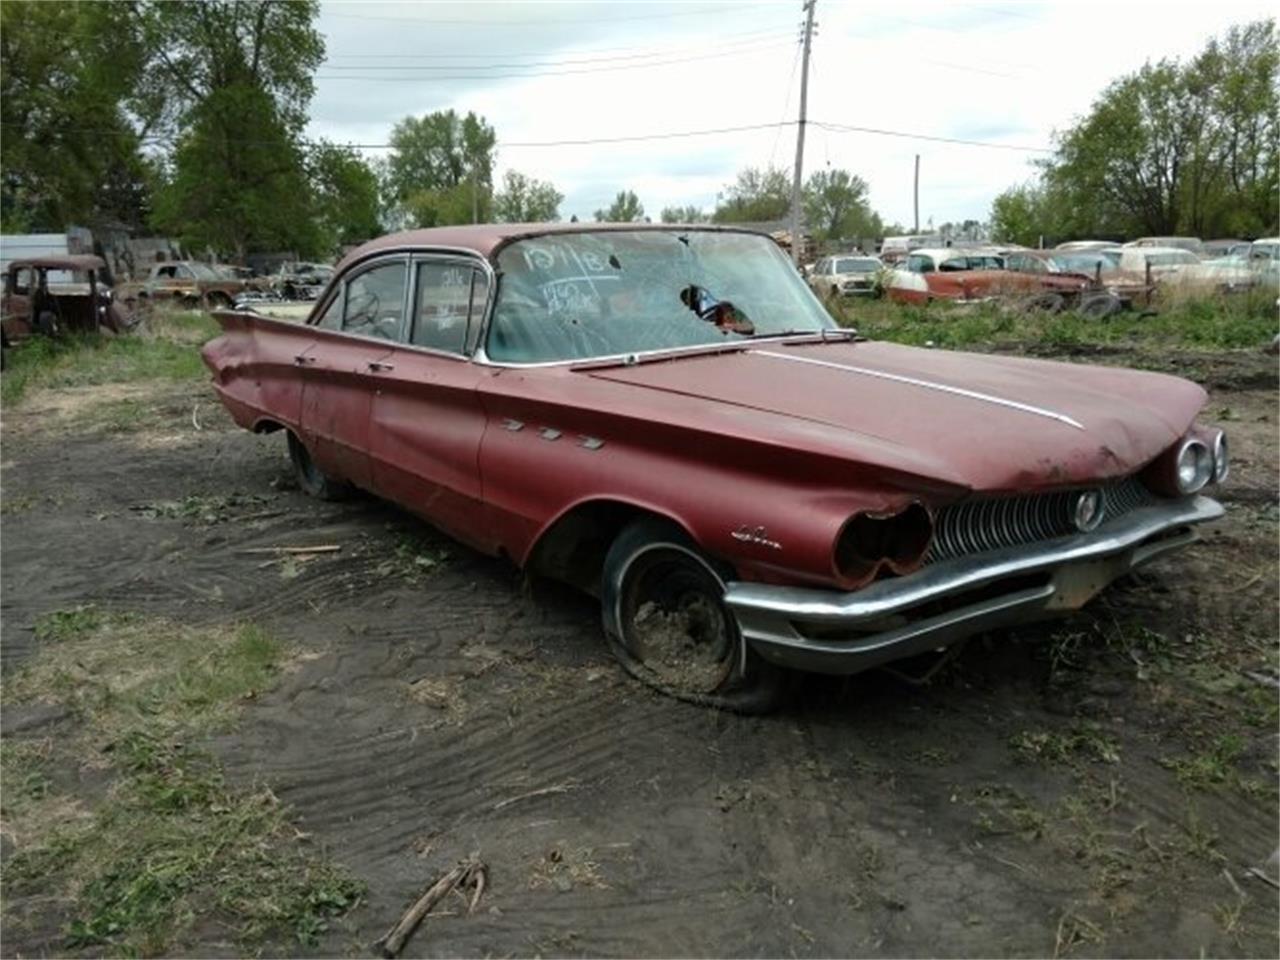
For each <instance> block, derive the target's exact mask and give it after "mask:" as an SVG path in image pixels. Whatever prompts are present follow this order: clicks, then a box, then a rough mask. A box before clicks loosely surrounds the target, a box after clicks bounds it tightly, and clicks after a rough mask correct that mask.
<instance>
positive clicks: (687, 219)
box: [660, 204, 709, 223]
mask: <svg viewBox="0 0 1280 960" xmlns="http://www.w3.org/2000/svg"><path fill="white" fill-rule="evenodd" d="M660 219H661V220H662V222H663V223H706V222H707V221H708V219H709V218H708V217H707V215H706V213H705V212H703V209H702V208H701V207H698V206H694V205H693V204H690V205H688V206H684V207H663V208H662V215H661V218H660Z"/></svg>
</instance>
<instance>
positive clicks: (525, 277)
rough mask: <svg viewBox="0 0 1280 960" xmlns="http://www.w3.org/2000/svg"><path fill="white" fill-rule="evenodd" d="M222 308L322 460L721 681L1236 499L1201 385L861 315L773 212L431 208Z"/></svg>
mask: <svg viewBox="0 0 1280 960" xmlns="http://www.w3.org/2000/svg"><path fill="white" fill-rule="evenodd" d="M216 316H217V317H218V319H219V321H220V323H221V325H222V327H223V334H222V336H220V337H218V338H217V339H215V340H213V341H211V342H210V343H209V344H208V345H207V346H206V347H205V349H204V359H205V362H206V363H207V365H208V367H209V368H210V370H211V371H212V372H213V378H214V384H215V387H216V389H217V392H218V394H219V395H220V396H221V399H222V401H223V402H224V403H225V405H226V406H227V408H228V409H229V410H230V412H231V414H232V415H233V416H234V418H235V420H236V422H237V423H239V424H240V425H241V426H243V427H246V428H249V429H252V430H255V431H275V430H279V431H281V432H282V433H283V434H284V436H285V437H286V439H287V445H288V450H289V453H290V456H291V458H292V460H293V464H294V467H295V469H296V472H297V475H298V478H299V482H300V484H301V485H302V487H303V488H304V489H305V490H306V491H308V492H310V493H313V494H315V495H318V496H321V497H337V496H341V495H342V494H343V493H344V492H346V491H348V490H349V489H350V488H351V487H352V486H356V487H360V488H363V489H365V490H368V491H371V492H372V493H374V494H376V495H378V496H380V497H385V498H386V499H388V500H391V501H394V502H396V503H398V504H400V505H402V506H403V507H405V508H406V509H408V510H411V511H413V512H414V513H417V514H419V515H421V516H422V517H424V518H426V519H427V520H429V521H430V522H431V523H433V524H435V525H436V526H438V527H440V528H442V529H443V530H445V531H447V532H449V533H450V534H452V535H454V536H455V537H457V538H458V539H460V540H463V541H465V542H466V543H468V544H471V545H472V546H474V547H475V548H476V549H478V550H481V551H483V552H485V553H488V554H493V555H501V556H506V557H509V558H511V559H512V560H513V561H515V562H516V563H517V564H519V565H521V566H522V567H525V568H527V569H530V570H534V571H538V572H541V573H544V574H547V575H551V576H554V577H558V578H562V579H564V580H567V581H569V582H571V583H574V584H577V585H579V586H581V587H583V588H585V589H587V590H589V591H591V592H593V593H595V594H596V595H598V596H599V597H600V599H601V601H602V607H603V616H604V632H605V635H606V636H607V638H608V640H609V643H610V647H611V649H612V651H613V652H614V654H615V655H616V656H617V658H618V659H619V661H620V662H621V663H622V664H623V666H624V667H625V668H626V669H627V670H628V671H629V672H631V673H632V674H633V675H635V676H637V677H639V678H641V679H643V680H645V681H647V682H648V683H650V684H652V685H653V686H655V687H657V688H659V689H661V690H663V691H665V692H667V693H670V694H673V695H676V696H679V697H681V698H684V699H688V700H692V701H695V702H699V703H705V704H710V705H714V706H719V707H726V708H732V709H740V710H752V709H764V708H766V707H768V706H770V705H772V704H773V703H775V702H776V700H777V698H778V697H779V696H780V695H781V692H782V691H783V689H784V688H785V686H786V683H785V680H786V677H787V676H788V674H787V671H786V670H785V669H783V668H787V667H794V668H801V669H805V670H813V671H821V672H827V673H837V674H849V673H855V672H858V671H861V670H865V669H867V668H869V667H874V666H877V665H880V664H884V663H886V662H889V661H893V660H896V659H899V658H903V657H908V656H913V655H916V654H923V653H927V652H931V651H935V650H939V649H942V648H945V647H947V646H948V645H949V644H952V643H954V642H955V641H958V640H960V639H963V638H965V637H967V636H969V635H972V634H974V633H977V632H980V631H985V630H989V629H991V628H995V627H1000V626H1003V625H1007V624H1011V623H1015V622H1023V621H1028V620H1034V619H1038V618H1043V617H1046V616H1050V615H1053V614H1055V613H1060V612H1062V611H1067V610H1072V609H1075V608H1078V607H1079V606H1081V605H1082V604H1083V603H1084V602H1085V601H1086V600H1088V599H1089V598H1090V597H1091V596H1093V595H1094V594H1095V593H1097V592H1098V591H1099V590H1101V589H1102V588H1103V587H1104V586H1106V584H1108V583H1109V582H1110V581H1112V580H1114V579H1115V578H1117V577H1119V576H1121V575H1122V574H1124V573H1125V572H1127V571H1128V570H1130V569H1132V568H1134V567H1136V566H1138V565H1139V564H1143V563H1146V562H1147V561H1149V560H1152V559H1154V558H1155V557H1157V556H1160V555H1162V554H1164V553H1166V552H1167V551H1169V550H1172V549H1175V548H1177V547H1181V546H1183V545H1185V544H1187V543H1189V542H1190V541H1192V540H1193V539H1194V534H1193V532H1192V530H1191V527H1192V526H1193V525H1194V524H1197V523H1200V522H1202V521H1206V520H1211V519H1213V518H1215V517H1218V516H1220V515H1221V513H1222V508H1221V507H1220V506H1219V505H1218V504H1217V503H1216V502H1214V501H1213V500H1211V499H1208V498H1207V497H1205V496H1203V495H1202V494H1201V491H1202V490H1203V489H1204V488H1205V487H1206V486H1207V485H1209V484H1212V483H1214V482H1216V481H1220V480H1222V479H1223V477H1224V476H1225V475H1226V472H1227V446H1226V440H1225V437H1224V436H1223V434H1222V433H1221V431H1218V430H1215V429H1211V428H1208V427H1205V426H1200V425H1197V424H1196V422H1195V418H1196V414H1197V413H1198V412H1199V410H1200V409H1201V407H1202V406H1203V404H1204V402H1205V393H1204V391H1203V390H1201V389H1200V387H1198V386H1196V385H1194V384H1192V383H1189V382H1187V381H1184V380H1180V379H1177V378H1174V377H1169V376H1164V375H1160V374H1154V373H1138V372H1133V371H1128V370H1119V369H1104V368H1091V367H1086V366H1080V365H1076V364H1057V363H1049V362H1044V361H1037V360H1023V359H1010V358H1004V357H994V356H981V355H973V354H963V353H952V352H946V351H938V350H920V349H912V348H907V347H901V346H894V345H890V344H881V343H871V342H867V341H865V340H861V339H859V338H858V337H857V336H855V335H854V334H853V333H852V332H850V331H845V330H840V329H837V328H835V327H834V326H833V324H832V321H831V319H830V317H829V316H828V315H827V313H826V312H825V311H824V310H823V308H822V306H821V305H820V304H819V302H818V300H817V299H816V298H815V297H814V295H813V293H812V292H811V291H810V290H809V289H808V288H807V287H806V285H805V283H804V281H803V280H802V279H801V278H800V276H799V275H798V274H797V273H796V272H795V270H793V269H792V268H791V266H790V264H789V263H788V261H787V260H786V258H785V256H784V255H783V254H782V253H780V252H779V250H778V248H777V245H776V244H774V243H773V242H772V241H770V240H769V239H768V238H767V237H764V236H761V235H759V234H754V233H749V232H744V231H736V230H730V229H717V228H713V227H707V228H671V227H658V226H653V227H646V226H637V225H631V224H628V225H625V226H624V225H618V226H616V227H605V226H599V225H577V224H562V225H549V226H527V225H526V226H521V225H510V224H509V225H501V226H474V227H453V228H440V229H433V230H422V231H415V232H410V233H402V234H397V235H393V236H388V237H384V238H382V239H379V240H376V241H373V242H371V243H368V244H366V245H364V246H363V247H360V248H359V249H357V250H355V251H354V252H353V253H352V254H350V255H349V256H348V257H347V258H346V260H345V261H344V262H343V263H342V264H340V265H339V267H338V272H337V275H336V277H335V279H334V282H333V283H331V284H330V286H329V288H328V289H327V290H326V292H325V295H324V297H323V298H322V299H321V300H320V301H319V302H318V303H317V304H316V307H315V309H314V311H313V313H312V315H311V317H310V318H309V320H308V322H307V323H306V324H305V325H304V324H294V323H286V322H281V321H277V320H272V319H269V318H266V317H261V316H255V315H252V314H245V313H235V312H223V313H219V314H217V315H216Z"/></svg>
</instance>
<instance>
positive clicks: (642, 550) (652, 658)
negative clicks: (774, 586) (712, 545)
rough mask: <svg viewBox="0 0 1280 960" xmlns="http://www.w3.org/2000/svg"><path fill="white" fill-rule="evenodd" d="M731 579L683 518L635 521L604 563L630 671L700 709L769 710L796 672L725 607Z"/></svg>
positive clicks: (612, 621) (615, 646)
mask: <svg viewBox="0 0 1280 960" xmlns="http://www.w3.org/2000/svg"><path fill="white" fill-rule="evenodd" d="M731 576H732V571H730V570H729V569H728V568H727V567H725V566H724V565H723V564H720V563H718V562H716V561H715V560H712V559H711V558H709V557H707V556H706V555H705V554H704V553H703V552H702V551H701V550H699V549H698V547H697V545H696V544H695V543H694V542H693V541H692V540H691V539H690V538H689V537H688V536H687V535H686V534H685V533H684V531H683V530H681V529H680V528H679V527H677V526H676V525H675V524H673V523H670V522H668V521H665V520H659V519H657V518H643V519H640V520H637V521H635V522H634V523H632V524H631V525H630V526H628V527H627V528H626V529H624V530H623V531H622V533H620V534H619V535H618V538H617V539H616V540H615V541H614V543H613V546H612V547H610V549H609V553H608V555H607V556H606V557H605V562H604V580H603V584H602V589H601V606H602V612H603V618H604V632H605V637H606V639H607V640H608V643H609V648H610V651H611V652H612V653H613V655H614V657H615V658H616V659H617V660H618V662H619V663H620V664H621V665H622V668H623V669H624V670H626V671H627V673H629V674H631V676H633V677H635V678H636V679H638V680H640V681H641V682H643V683H646V684H648V685H649V686H650V687H653V688H654V689H655V690H658V691H660V692H661V693H664V694H666V695H667V696H670V697H675V698H676V699H677V700H684V701H685V702H687V703H695V704H698V705H699V706H705V707H712V708H715V709H718V710H730V711H733V712H736V713H767V712H769V711H771V710H773V709H775V708H777V707H778V706H779V704H781V703H782V702H783V701H784V700H785V698H786V694H787V693H788V691H789V689H790V684H791V680H792V678H793V674H791V673H789V672H788V671H786V670H783V669H781V668H780V667H776V666H774V665H773V664H771V663H768V662H766V661H764V660H763V659H762V658H761V657H760V656H759V655H758V654H757V653H756V652H755V651H754V650H752V649H751V647H750V646H749V645H748V644H747V643H746V641H745V640H744V639H743V637H742V634H741V632H740V631H739V629H738V624H737V621H736V620H735V619H734V617H733V614H732V613H731V612H730V611H729V608H728V607H727V606H726V605H725V603H724V591H725V583H726V581H727V580H728V579H729V578H730V577H731Z"/></svg>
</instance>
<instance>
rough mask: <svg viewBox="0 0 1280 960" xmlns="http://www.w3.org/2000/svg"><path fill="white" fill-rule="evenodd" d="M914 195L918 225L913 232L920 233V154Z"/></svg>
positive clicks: (917, 160)
mask: <svg viewBox="0 0 1280 960" xmlns="http://www.w3.org/2000/svg"><path fill="white" fill-rule="evenodd" d="M912 194H913V195H914V196H915V210H916V225H915V229H914V230H913V231H912V232H913V233H919V232H920V154H918V153H917V154H916V182H915V187H914V188H913V189H912Z"/></svg>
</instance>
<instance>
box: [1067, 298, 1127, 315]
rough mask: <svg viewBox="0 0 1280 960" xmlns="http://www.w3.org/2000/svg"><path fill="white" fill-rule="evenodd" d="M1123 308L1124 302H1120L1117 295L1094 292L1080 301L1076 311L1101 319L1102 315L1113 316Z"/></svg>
mask: <svg viewBox="0 0 1280 960" xmlns="http://www.w3.org/2000/svg"><path fill="white" fill-rule="evenodd" d="M1123 309H1124V304H1123V303H1121V302H1120V298H1119V297H1114V296H1112V295H1111V294H1109V293H1095V294H1093V295H1092V296H1087V297H1085V298H1084V299H1083V300H1081V301H1080V306H1079V308H1078V309H1077V312H1078V313H1080V314H1081V315H1082V316H1085V317H1089V318H1091V319H1093V320H1101V319H1103V318H1104V317H1111V316H1114V315H1115V314H1117V313H1119V312H1120V311H1121V310H1123Z"/></svg>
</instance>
